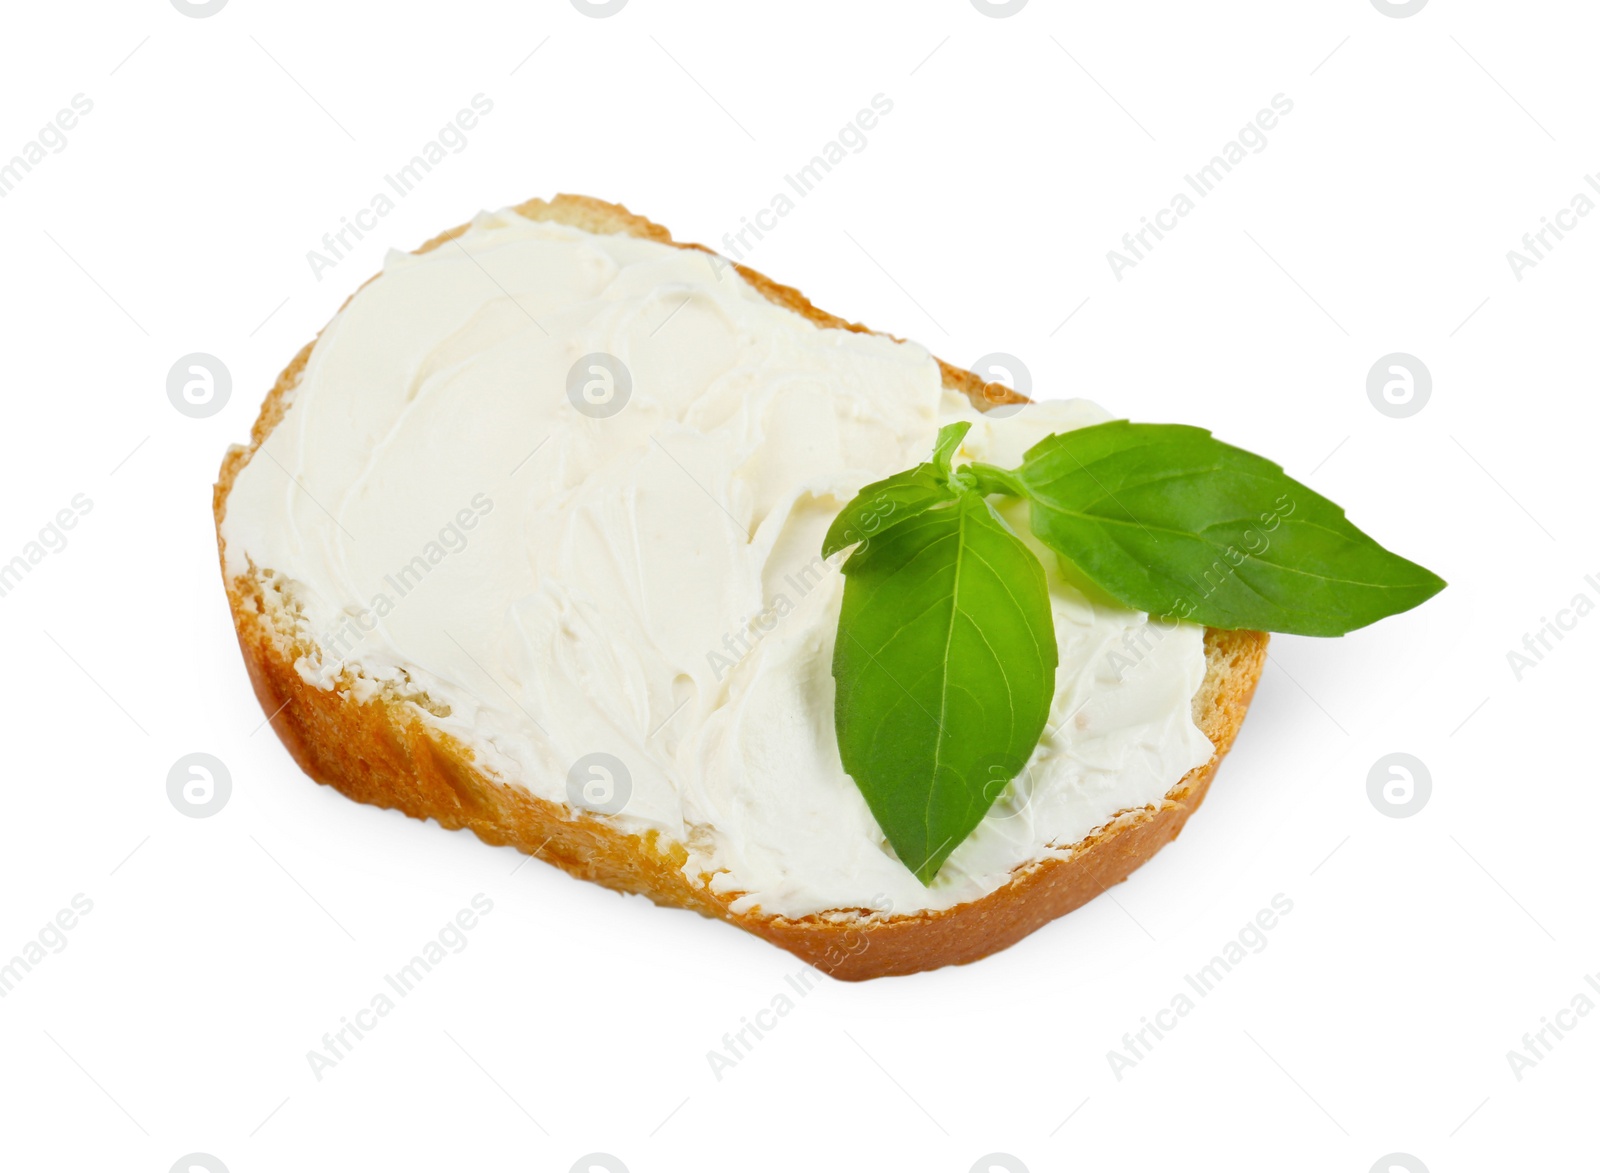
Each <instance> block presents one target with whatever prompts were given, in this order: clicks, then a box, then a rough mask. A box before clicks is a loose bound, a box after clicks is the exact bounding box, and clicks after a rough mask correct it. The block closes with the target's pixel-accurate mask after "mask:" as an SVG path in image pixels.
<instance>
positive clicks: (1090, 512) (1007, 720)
mask: <svg viewBox="0 0 1600 1173" xmlns="http://www.w3.org/2000/svg"><path fill="white" fill-rule="evenodd" d="M968 426H969V425H967V424H964V423H961V424H951V425H949V426H948V427H946V428H943V429H941V430H940V432H939V437H938V440H937V442H936V445H935V449H934V454H933V457H932V459H931V460H930V461H929V462H927V463H925V464H920V465H918V466H917V467H915V468H913V469H909V470H907V471H906V472H903V473H898V474H896V475H895V476H891V477H888V478H886V479H884V480H881V481H878V482H876V483H874V484H871V485H868V486H867V487H866V488H864V489H862V490H861V492H860V493H859V494H858V495H857V496H856V497H855V498H854V499H853V500H852V501H851V502H850V503H849V504H848V505H846V506H845V508H844V509H843V511H842V512H841V513H840V514H839V516H838V518H837V519H835V521H834V523H833V525H832V526H831V527H830V528H829V530H828V533H827V536H826V537H825V539H824V541H823V549H822V553H823V556H824V557H830V556H832V555H833V554H835V553H838V552H839V551H840V550H843V549H846V548H848V547H850V546H852V545H854V546H855V547H856V548H855V550H854V551H853V552H852V553H851V555H850V557H849V558H848V559H847V560H846V561H845V563H844V566H843V570H844V574H845V589H844V601H843V605H842V607H841V610H840V614H839V631H838V637H837V640H836V642H835V646H834V658H833V675H834V679H835V681H836V684H837V691H836V699H835V704H834V725H835V729H836V730H837V733H838V738H839V755H840V758H841V760H842V762H843V764H844V768H845V771H846V772H847V773H848V774H849V775H850V776H851V778H853V779H854V780H855V783H856V785H857V786H858V787H859V788H860V790H861V793H862V795H863V796H864V797H865V798H866V801H867V805H868V807H869V808H870V809H871V810H872V813H873V816H874V818H876V819H877V821H878V825H879V827H881V828H882V829H883V832H884V835H885V836H886V837H887V838H888V840H889V843H890V845H891V846H892V847H893V848H894V850H895V852H896V854H897V855H898V856H899V858H900V860H901V862H902V863H904V864H905V865H906V866H907V867H908V868H909V869H910V870H911V871H912V872H913V873H915V875H916V876H917V878H918V879H920V880H921V881H922V882H923V883H924V884H927V883H931V882H932V880H933V878H934V876H935V875H937V873H938V871H939V869H940V867H941V866H942V865H943V864H944V861H945V860H946V859H947V858H948V857H949V855H950V853H951V852H952V851H954V850H955V848H956V847H957V846H959V845H960V844H961V842H962V841H963V840H964V839H965V838H966V837H967V836H968V835H969V834H971V832H972V831H973V829H974V828H975V827H977V825H978V823H979V822H981V821H982V819H983V816H984V815H985V813H987V811H988V809H989V807H990V806H991V805H993V803H994V801H995V799H997V798H998V797H999V796H1000V794H1001V793H1002V792H1003V791H1004V790H1005V788H1006V786H1008V785H1009V784H1010V782H1011V780H1012V779H1013V778H1015V777H1016V776H1017V775H1018V774H1019V773H1021V771H1022V769H1023V767H1024V766H1025V765H1026V764H1027V761H1028V758H1029V757H1030V756H1031V755H1032V753H1033V750H1034V747H1035V746H1037V745H1038V742H1039V738H1040V735H1041V734H1042V733H1043V731H1044V727H1045V721H1046V719H1047V717H1048V715H1049V711H1050V702H1051V699H1052V698H1053V696H1054V692H1055V671H1056V662H1057V651H1056V639H1055V624H1054V621H1053V619H1052V612H1051V608H1050V597H1049V592H1048V589H1047V587H1046V585H1045V576H1044V568H1043V566H1042V565H1041V564H1040V562H1039V560H1038V558H1037V557H1035V556H1034V554H1033V552H1032V550H1030V549H1029V547H1028V546H1027V545H1026V544H1025V543H1024V542H1023V541H1022V539H1021V538H1019V537H1018V536H1017V535H1016V534H1015V533H1013V532H1012V530H1011V528H1010V527H1009V526H1008V525H1007V524H1006V523H1005V521H1004V520H1003V519H1002V518H1001V517H1000V515H999V514H998V513H996V512H995V510H994V508H993V507H992V506H991V505H990V504H989V502H988V497H989V496H990V495H991V494H1004V495H1006V496H1011V497H1020V498H1022V499H1024V500H1025V501H1026V502H1027V503H1028V516H1029V528H1030V529H1031V530H1032V532H1033V535H1034V537H1035V538H1037V539H1038V540H1039V541H1040V542H1041V543H1043V544H1044V545H1045V546H1047V547H1049V548H1050V549H1051V550H1053V551H1055V552H1056V553H1057V554H1059V555H1060V556H1061V557H1062V558H1063V559H1064V560H1065V561H1066V562H1068V563H1070V565H1071V566H1072V567H1073V568H1074V569H1075V570H1076V572H1077V573H1079V574H1081V575H1082V576H1083V577H1084V578H1086V579H1087V580H1089V581H1090V582H1092V583H1094V584H1095V585H1096V586H1098V587H1099V588H1100V589H1101V590H1103V591H1105V592H1106V593H1107V594H1108V595H1110V596H1111V597H1112V598H1113V599H1115V600H1117V601H1118V602H1120V603H1122V604H1124V605H1125V606H1127V607H1129V608H1131V609H1133V610H1137V611H1146V612H1149V613H1150V614H1151V615H1153V616H1159V617H1168V618H1177V619H1185V620H1188V621H1190V622H1193V623H1201V624H1205V625H1207V626H1211V627H1221V628H1246V629H1252V630H1261V631H1279V632H1289V633H1293V634H1297V635H1322V636H1329V635H1343V634H1344V633H1345V632H1348V631H1353V630H1355V629H1356V628H1359V627H1365V626H1366V625H1367V624H1369V623H1373V622H1376V621H1377V620H1379V619H1382V618H1384V617H1385V616H1388V615H1394V614H1397V613H1398V612H1401V611H1407V610H1410V609H1411V608H1412V607H1415V606H1417V605H1418V604H1419V603H1422V602H1424V601H1425V600H1427V599H1429V598H1431V597H1432V596H1433V595H1435V594H1437V593H1438V592H1439V591H1440V590H1442V589H1443V588H1444V585H1445V584H1444V581H1443V580H1442V579H1440V578H1439V577H1438V576H1437V575H1435V574H1433V573H1432V572H1431V571H1428V570H1426V569H1424V568H1423V567H1421V566H1418V565H1417V564H1416V563H1414V562H1409V561H1407V560H1406V559H1404V558H1401V557H1400V556H1399V555H1397V554H1393V553H1391V552H1389V551H1388V550H1385V549H1384V548H1383V547H1382V546H1380V545H1379V544H1378V543H1377V542H1375V541H1373V539H1372V538H1370V537H1368V536H1367V535H1366V534H1365V533H1363V532H1362V531H1361V530H1359V529H1357V528H1356V527H1355V526H1354V525H1352V524H1351V523H1350V522H1349V521H1348V520H1347V519H1346V518H1345V515H1344V511H1343V510H1342V509H1340V508H1339V507H1338V506H1337V505H1335V504H1334V503H1333V502H1331V501H1329V500H1328V499H1327V498H1325V497H1323V496H1321V495H1320V494H1318V493H1315V492H1313V491H1312V490H1311V489H1309V488H1307V487H1306V486H1305V485H1302V484H1300V483H1299V482H1298V481H1295V480H1293V479H1292V478H1290V477H1289V476H1287V475H1286V474H1285V473H1284V471H1283V469H1281V468H1280V467H1279V466H1277V465H1275V464H1273V463H1272V462H1270V461H1268V460H1264V459H1263V458H1261V457H1259V456H1255V455H1252V454H1251V453H1249V452H1245V451H1244V450H1242V449H1239V448H1234V447H1232V446H1231V445H1228V444H1224V443H1222V442H1221V441H1219V440H1216V439H1214V438H1213V437H1212V436H1211V434H1210V433H1209V432H1206V431H1204V430H1202V429H1200V428H1192V427H1186V426H1183V425H1178V424H1134V423H1129V422H1127V421H1126V420H1119V421H1116V422H1113V423H1106V424H1099V425H1097V426H1094V427H1088V428H1080V429H1077V430H1075V431H1070V432H1063V433H1058V434H1056V435H1053V436H1050V437H1048V438H1046V439H1045V440H1043V441H1041V442H1040V443H1038V444H1036V445H1034V446H1033V447H1032V448H1030V449H1029V450H1028V452H1027V453H1026V454H1025V455H1024V458H1023V462H1022V464H1021V466H1019V467H1018V468H1015V469H1001V468H996V467H994V466H991V465H985V464H969V465H966V466H964V467H961V468H953V467H952V460H953V457H954V454H955V451H956V449H957V447H958V446H959V445H960V442H961V439H962V437H963V436H965V434H966V432H967V429H968Z"/></svg>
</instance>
